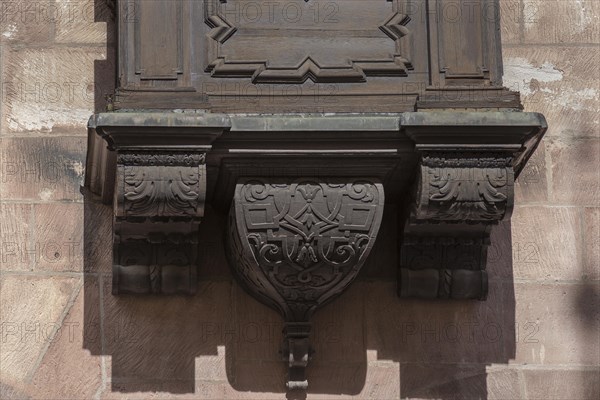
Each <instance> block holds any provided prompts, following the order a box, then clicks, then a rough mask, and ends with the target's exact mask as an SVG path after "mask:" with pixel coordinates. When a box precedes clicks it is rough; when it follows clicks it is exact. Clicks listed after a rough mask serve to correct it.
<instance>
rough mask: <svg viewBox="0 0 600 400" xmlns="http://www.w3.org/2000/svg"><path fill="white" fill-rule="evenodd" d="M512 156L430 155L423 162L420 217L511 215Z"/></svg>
mask: <svg viewBox="0 0 600 400" xmlns="http://www.w3.org/2000/svg"><path fill="white" fill-rule="evenodd" d="M511 163H512V157H510V156H507V155H504V154H498V155H496V156H494V155H488V154H479V155H478V154H463V155H462V156H459V157H457V156H443V155H433V156H431V155H426V156H424V157H423V158H422V161H421V167H420V168H421V171H420V176H419V183H418V188H417V193H418V195H417V197H418V198H419V203H418V204H417V205H416V207H415V209H414V211H413V217H414V218H415V219H416V220H437V221H446V222H449V221H456V222H460V221H488V222H493V221H499V220H502V219H503V218H504V217H505V215H510V211H511V205H512V196H513V186H514V172H513V170H512V165H511Z"/></svg>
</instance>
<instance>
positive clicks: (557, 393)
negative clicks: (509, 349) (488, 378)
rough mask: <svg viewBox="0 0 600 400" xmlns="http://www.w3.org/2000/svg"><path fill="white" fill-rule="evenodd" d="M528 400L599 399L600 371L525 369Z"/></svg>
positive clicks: (595, 368)
mask: <svg viewBox="0 0 600 400" xmlns="http://www.w3.org/2000/svg"><path fill="white" fill-rule="evenodd" d="M523 376H524V378H525V386H526V388H527V398H528V399H532V400H534V399H540V400H541V399H544V400H559V399H561V400H562V399H597V398H598V397H600V379H598V376H600V369H599V368H598V367H594V368H574V369H531V370H529V369H525V370H523Z"/></svg>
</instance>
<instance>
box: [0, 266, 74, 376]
mask: <svg viewBox="0 0 600 400" xmlns="http://www.w3.org/2000/svg"><path fill="white" fill-rule="evenodd" d="M78 281H79V279H77V278H70V277H34V276H23V275H3V276H2V277H0V320H1V321H2V338H1V339H2V343H1V345H2V351H0V375H1V376H2V379H3V380H4V379H6V380H8V381H11V380H14V381H16V382H24V380H25V379H26V378H28V377H30V376H31V375H32V374H34V373H35V368H36V367H37V363H38V359H40V358H41V357H42V356H43V355H44V352H45V351H46V349H47V348H48V346H49V344H51V343H52V342H53V341H55V340H58V338H59V337H60V336H62V333H63V332H61V330H60V328H61V326H62V320H61V318H62V314H63V312H65V307H67V305H68V304H69V299H70V297H71V296H72V293H73V290H74V289H75V287H76V285H77V283H78ZM59 332H60V333H61V334H60V335H59V334H58V333H59Z"/></svg>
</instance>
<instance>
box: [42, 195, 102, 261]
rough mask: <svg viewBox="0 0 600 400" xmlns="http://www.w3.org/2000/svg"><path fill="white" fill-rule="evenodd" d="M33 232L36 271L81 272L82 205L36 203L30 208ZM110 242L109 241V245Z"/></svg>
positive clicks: (82, 248)
mask: <svg viewBox="0 0 600 400" xmlns="http://www.w3.org/2000/svg"><path fill="white" fill-rule="evenodd" d="M33 209H34V214H35V229H36V248H35V250H36V256H37V257H36V262H35V269H36V270H38V271H58V272H65V271H73V272H79V271H82V270H83V262H84V259H83V252H84V246H85V244H84V237H83V222H84V215H83V211H84V209H83V205H82V204H56V203H55V204H36V205H34V207H33ZM108 243H110V242H108Z"/></svg>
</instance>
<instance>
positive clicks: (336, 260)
mask: <svg viewBox="0 0 600 400" xmlns="http://www.w3.org/2000/svg"><path fill="white" fill-rule="evenodd" d="M383 204H384V194H383V186H382V185H381V184H380V183H378V182H376V181H373V180H355V181H351V182H339V181H336V180H331V181H325V182H323V180H316V179H301V180H297V181H294V182H291V183H287V182H285V183H280V182H272V181H267V180H262V179H253V180H247V181H243V182H240V183H238V184H237V186H236V190H235V197H234V201H233V204H232V208H231V212H230V227H229V234H228V236H229V238H228V246H229V250H230V251H229V254H230V257H231V260H230V261H231V265H232V268H233V270H234V272H235V274H236V275H237V276H238V278H239V279H240V280H241V281H242V283H243V284H244V286H246V288H247V289H248V290H249V291H250V292H251V293H252V294H253V295H254V296H255V297H257V298H258V299H259V300H261V301H262V302H264V303H266V304H268V305H270V306H271V307H273V308H275V309H277V310H278V311H279V312H280V313H281V314H282V315H283V317H284V318H285V320H286V329H285V335H286V343H285V344H284V354H285V355H286V360H288V361H289V363H290V378H289V382H288V387H290V388H292V387H305V386H306V384H307V383H306V382H305V377H304V367H305V366H306V363H307V362H308V357H309V355H310V352H311V350H310V346H309V345H308V342H307V340H308V335H309V332H310V323H309V319H310V317H311V316H312V314H313V313H314V312H315V310H316V309H317V308H318V307H319V306H321V305H323V304H325V303H326V302H327V301H329V300H331V299H333V298H334V297H335V296H337V295H339V294H340V293H342V292H343V291H344V289H346V288H347V287H348V285H350V283H351V282H352V281H353V279H354V278H355V277H356V275H357V274H358V272H359V270H360V268H361V266H362V265H363V263H364V261H365V259H366V258H367V256H368V254H369V252H370V250H371V248H372V247H373V244H374V241H375V237H376V235H377V232H378V230H379V225H380V223H381V218H382V213H383ZM298 346H300V347H298ZM299 349H300V350H299Z"/></svg>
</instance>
